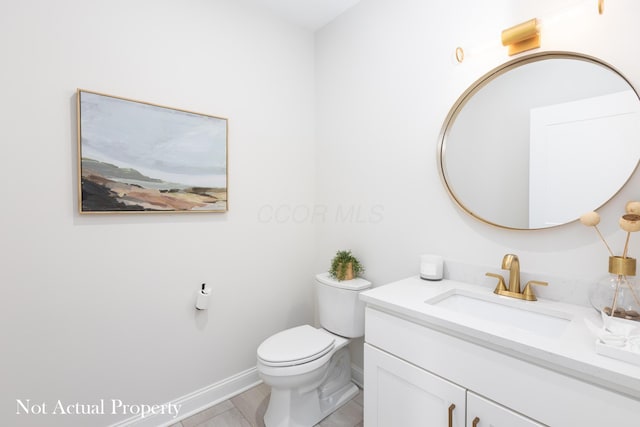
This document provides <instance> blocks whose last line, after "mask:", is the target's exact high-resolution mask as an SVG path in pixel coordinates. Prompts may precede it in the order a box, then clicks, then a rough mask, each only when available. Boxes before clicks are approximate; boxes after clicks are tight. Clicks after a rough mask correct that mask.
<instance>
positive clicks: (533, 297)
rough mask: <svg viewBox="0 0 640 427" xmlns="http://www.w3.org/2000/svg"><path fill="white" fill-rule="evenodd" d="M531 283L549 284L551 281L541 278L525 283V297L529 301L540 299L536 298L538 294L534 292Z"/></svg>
mask: <svg viewBox="0 0 640 427" xmlns="http://www.w3.org/2000/svg"><path fill="white" fill-rule="evenodd" d="M531 285H538V286H549V283H548V282H541V281H539V280H529V281H528V282H527V284H526V285H525V287H524V290H523V291H522V296H523V299H525V300H527V301H536V300H537V299H538V298H536V294H534V293H533V289H531Z"/></svg>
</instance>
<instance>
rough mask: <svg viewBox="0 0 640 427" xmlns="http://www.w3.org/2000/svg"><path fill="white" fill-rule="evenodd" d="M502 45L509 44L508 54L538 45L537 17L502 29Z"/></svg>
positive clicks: (538, 29)
mask: <svg viewBox="0 0 640 427" xmlns="http://www.w3.org/2000/svg"><path fill="white" fill-rule="evenodd" d="M502 45H503V46H509V56H511V55H515V54H517V53H521V52H524V51H527V50H531V49H535V48H538V47H540V28H539V22H538V19H537V18H533V19H530V20H529V21H526V22H523V23H522V24H518V25H514V26H513V27H511V28H507V29H506V30H504V31H502Z"/></svg>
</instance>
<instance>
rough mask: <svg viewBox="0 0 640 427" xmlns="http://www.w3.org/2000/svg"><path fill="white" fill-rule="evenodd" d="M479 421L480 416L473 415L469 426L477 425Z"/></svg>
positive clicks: (475, 426)
mask: <svg viewBox="0 0 640 427" xmlns="http://www.w3.org/2000/svg"><path fill="white" fill-rule="evenodd" d="M479 422H480V418H478V417H475V418H474V419H473V421H472V422H471V427H478V423H479Z"/></svg>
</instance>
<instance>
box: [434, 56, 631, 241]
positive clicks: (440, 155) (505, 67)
mask: <svg viewBox="0 0 640 427" xmlns="http://www.w3.org/2000/svg"><path fill="white" fill-rule="evenodd" d="M547 59H573V60H580V61H585V62H590V63H593V64H595V65H599V66H602V67H604V68H606V69H608V70H610V71H611V72H613V73H615V74H617V75H618V76H619V77H620V78H621V79H622V80H623V81H624V82H626V83H627V85H628V86H629V88H630V89H631V90H633V92H634V93H635V95H636V97H637V98H638V100H639V102H640V96H639V95H638V91H637V90H636V89H635V87H634V86H633V85H632V84H631V82H630V81H629V80H628V79H627V78H626V77H625V76H624V75H623V74H622V73H620V72H619V71H618V70H617V69H615V68H614V67H612V66H611V65H609V64H608V63H605V62H603V61H601V60H599V59H597V58H595V57H592V56H588V55H584V54H579V53H574V52H562V51H549V52H540V53H534V54H531V55H527V56H524V57H521V58H516V59H514V60H511V61H509V62H506V63H504V64H502V65H500V66H498V67H496V68H494V69H492V70H491V71H489V72H488V73H486V74H485V75H484V76H482V77H481V78H479V79H478V80H476V81H475V82H474V83H473V84H472V85H471V86H469V88H468V89H467V90H465V92H464V93H463V94H462V95H461V96H460V97H459V98H458V99H457V101H456V102H455V103H454V105H453V106H452V108H451V109H450V111H449V113H448V114H447V117H446V119H445V121H444V123H443V126H442V129H441V131H440V135H439V137H438V141H439V142H438V147H437V162H438V172H439V174H440V178H441V180H442V183H443V185H444V187H445V189H446V190H447V192H448V194H449V196H450V197H451V198H452V199H453V201H454V202H455V204H456V205H457V206H458V207H459V208H461V209H462V210H463V211H464V212H466V213H467V214H469V215H471V216H472V217H473V218H475V219H477V220H479V221H481V222H483V223H486V224H489V225H492V226H495V227H498V228H502V229H508V230H526V231H528V230H547V229H550V228H557V227H560V226H562V225H565V224H569V223H571V222H575V221H576V220H578V216H579V214H578V215H577V216H576V217H575V218H574V219H572V220H569V221H567V222H566V223H563V224H558V225H553V226H548V227H539V228H519V227H513V226H510V225H504V224H499V223H497V222H494V221H491V220H489V219H487V218H483V217H482V216H480V215H479V214H477V213H476V212H474V211H473V210H472V209H470V208H468V207H467V206H466V205H465V204H464V203H463V202H462V201H461V200H460V198H459V196H458V195H457V194H456V192H455V191H454V190H453V188H451V186H450V182H449V181H450V180H448V179H447V171H446V167H445V156H446V148H447V137H448V131H449V130H450V129H451V126H452V125H453V123H454V122H455V120H456V118H457V117H458V115H459V113H460V111H461V110H462V109H463V107H464V106H465V105H466V104H467V102H468V100H469V99H470V98H471V97H473V96H474V95H475V94H476V93H477V92H478V91H480V90H481V89H482V88H484V87H485V86H486V85H487V84H488V83H490V82H491V81H493V80H494V79H496V78H497V77H499V76H501V75H503V74H505V73H507V72H509V71H511V70H513V69H515V68H518V67H521V66H523V65H526V64H529V63H533V62H537V61H542V60H547ZM639 166H640V160H639V161H638V162H637V163H636V166H635V168H634V169H633V171H632V172H631V173H630V174H629V176H628V177H627V179H626V180H625V181H624V182H623V183H622V184H620V186H619V188H618V189H617V191H615V192H614V194H612V195H611V196H610V197H609V198H608V199H607V200H606V201H605V202H604V203H602V204H601V205H599V206H595V207H594V208H593V210H596V209H599V208H601V207H602V206H604V205H605V204H606V203H608V202H609V201H610V200H611V199H613V198H614V197H615V196H616V195H617V194H618V193H619V192H620V191H621V190H622V188H624V186H625V185H626V184H627V183H628V182H629V180H630V179H631V178H632V177H633V175H634V174H635V173H636V172H637V170H638V167H639Z"/></svg>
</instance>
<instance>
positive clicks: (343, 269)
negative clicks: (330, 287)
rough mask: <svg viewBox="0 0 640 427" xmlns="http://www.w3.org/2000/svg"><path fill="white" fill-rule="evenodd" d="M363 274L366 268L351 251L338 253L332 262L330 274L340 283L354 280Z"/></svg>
mask: <svg viewBox="0 0 640 427" xmlns="http://www.w3.org/2000/svg"><path fill="white" fill-rule="evenodd" d="M362 272H364V267H362V264H360V261H358V259H357V258H356V257H355V256H353V254H352V253H351V251H338V252H337V253H336V256H334V257H333V259H332V260H331V268H330V269H329V274H330V275H331V277H333V278H334V279H338V280H339V281H342V280H352V279H354V278H356V277H357V276H358V275H359V274H360V273H362Z"/></svg>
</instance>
